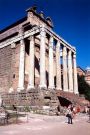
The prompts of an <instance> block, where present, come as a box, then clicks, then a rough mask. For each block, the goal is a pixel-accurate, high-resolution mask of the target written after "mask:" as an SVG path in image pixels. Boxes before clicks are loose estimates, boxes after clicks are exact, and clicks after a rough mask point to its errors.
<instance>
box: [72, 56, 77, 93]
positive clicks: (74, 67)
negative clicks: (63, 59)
mask: <svg viewBox="0 0 90 135" xmlns="http://www.w3.org/2000/svg"><path fill="white" fill-rule="evenodd" d="M73 76H74V93H75V94H78V83H77V66H76V54H73Z"/></svg>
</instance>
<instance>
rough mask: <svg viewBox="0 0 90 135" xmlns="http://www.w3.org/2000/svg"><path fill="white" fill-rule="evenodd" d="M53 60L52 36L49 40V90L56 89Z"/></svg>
mask: <svg viewBox="0 0 90 135" xmlns="http://www.w3.org/2000/svg"><path fill="white" fill-rule="evenodd" d="M53 60H54V59H53V36H51V37H50V39H49V86H48V88H49V89H53V88H54V72H53Z"/></svg>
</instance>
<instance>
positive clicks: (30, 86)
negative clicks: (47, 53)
mask: <svg viewBox="0 0 90 135" xmlns="http://www.w3.org/2000/svg"><path fill="white" fill-rule="evenodd" d="M34 43H35V42H34V36H31V37H30V47H29V54H30V71H29V84H28V88H27V89H28V90H29V89H34Z"/></svg>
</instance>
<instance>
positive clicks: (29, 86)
mask: <svg viewBox="0 0 90 135" xmlns="http://www.w3.org/2000/svg"><path fill="white" fill-rule="evenodd" d="M32 89H35V87H34V86H33V85H28V87H27V91H30V90H32Z"/></svg>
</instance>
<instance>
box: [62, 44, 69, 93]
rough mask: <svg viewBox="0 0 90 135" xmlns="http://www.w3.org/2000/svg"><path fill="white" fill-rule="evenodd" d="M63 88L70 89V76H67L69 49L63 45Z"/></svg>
mask: <svg viewBox="0 0 90 135" xmlns="http://www.w3.org/2000/svg"><path fill="white" fill-rule="evenodd" d="M63 90H64V91H68V78H67V51H66V47H65V46H64V47H63Z"/></svg>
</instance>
